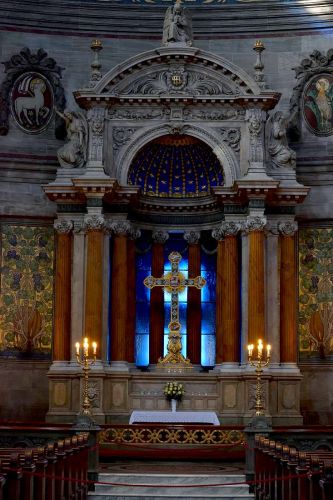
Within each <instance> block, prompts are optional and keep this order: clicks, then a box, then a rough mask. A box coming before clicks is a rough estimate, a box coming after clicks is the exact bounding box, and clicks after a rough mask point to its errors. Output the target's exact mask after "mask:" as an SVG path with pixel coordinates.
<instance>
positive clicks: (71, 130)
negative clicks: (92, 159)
mask: <svg viewBox="0 0 333 500" xmlns="http://www.w3.org/2000/svg"><path fill="white" fill-rule="evenodd" d="M55 111H56V113H57V114H58V115H59V116H60V117H61V118H63V119H64V120H65V123H66V131H67V138H68V139H69V140H68V142H67V143H66V144H65V145H64V146H62V147H61V148H60V149H58V151H57V156H58V160H59V163H60V165H61V166H62V167H63V168H77V167H82V166H83V165H84V163H85V161H86V151H87V136H88V134H87V126H86V121H85V119H84V117H83V115H81V114H80V113H78V112H74V111H68V110H65V111H64V113H60V111H58V110H57V109H56V110H55Z"/></svg>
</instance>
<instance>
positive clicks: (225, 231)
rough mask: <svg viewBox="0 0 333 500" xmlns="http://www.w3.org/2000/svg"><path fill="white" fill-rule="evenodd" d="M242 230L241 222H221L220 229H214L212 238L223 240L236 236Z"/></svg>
mask: <svg viewBox="0 0 333 500" xmlns="http://www.w3.org/2000/svg"><path fill="white" fill-rule="evenodd" d="M241 228H242V224H241V223H240V222H233V221H224V222H221V224H220V227H218V228H216V229H213V231H212V236H213V238H215V239H216V240H218V241H219V240H223V239H224V238H225V237H226V236H236V235H237V234H238V232H239V231H240V230H241Z"/></svg>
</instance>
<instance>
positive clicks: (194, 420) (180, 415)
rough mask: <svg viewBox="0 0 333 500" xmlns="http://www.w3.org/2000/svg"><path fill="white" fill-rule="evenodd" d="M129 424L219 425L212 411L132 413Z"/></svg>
mask: <svg viewBox="0 0 333 500" xmlns="http://www.w3.org/2000/svg"><path fill="white" fill-rule="evenodd" d="M129 423H130V424H143V423H163V424H164V423H167V424H210V425H220V422H219V419H218V418H217V415H216V413H215V412H214V411H137V410H135V411H133V412H132V414H131V417H130V421H129Z"/></svg>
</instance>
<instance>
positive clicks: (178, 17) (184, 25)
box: [162, 0, 193, 46]
mask: <svg viewBox="0 0 333 500" xmlns="http://www.w3.org/2000/svg"><path fill="white" fill-rule="evenodd" d="M192 38H193V35H192V20H191V15H190V13H189V11H188V10H187V9H184V8H183V7H182V5H181V3H180V2H179V1H178V0H177V2H176V3H175V4H174V5H173V6H170V7H168V9H167V11H166V13H165V18H164V24H163V37H162V43H163V44H164V45H169V44H172V43H177V42H178V43H183V44H186V45H188V46H191V45H192Z"/></svg>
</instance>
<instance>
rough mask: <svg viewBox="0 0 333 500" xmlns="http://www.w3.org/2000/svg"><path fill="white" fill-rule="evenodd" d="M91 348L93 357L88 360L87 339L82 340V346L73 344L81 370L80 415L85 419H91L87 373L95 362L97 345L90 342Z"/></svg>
mask: <svg viewBox="0 0 333 500" xmlns="http://www.w3.org/2000/svg"><path fill="white" fill-rule="evenodd" d="M91 346H92V351H93V357H92V358H89V350H90V346H89V341H88V339H87V337H85V338H84V339H83V343H82V346H81V345H80V342H76V344H75V348H76V360H77V362H78V363H79V365H81V366H82V370H83V392H82V407H81V412H80V414H81V415H85V416H87V417H91V404H90V401H89V395H88V380H89V372H90V366H91V365H93V364H94V363H95V361H96V351H97V343H96V342H92V344H91Z"/></svg>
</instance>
